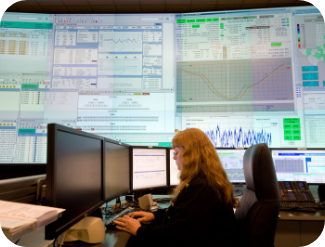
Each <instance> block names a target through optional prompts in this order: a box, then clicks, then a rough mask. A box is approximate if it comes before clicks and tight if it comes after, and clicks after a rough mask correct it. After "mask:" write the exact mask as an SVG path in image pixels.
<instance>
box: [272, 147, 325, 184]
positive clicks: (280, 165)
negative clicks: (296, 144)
mask: <svg viewBox="0 0 325 247" xmlns="http://www.w3.org/2000/svg"><path fill="white" fill-rule="evenodd" d="M271 153H272V158H273V162H274V165H275V171H276V175H277V178H278V181H306V182H307V183H309V184H323V183H325V149H322V150H309V149H308V150H294V149H292V150H286V149H272V150H271Z"/></svg>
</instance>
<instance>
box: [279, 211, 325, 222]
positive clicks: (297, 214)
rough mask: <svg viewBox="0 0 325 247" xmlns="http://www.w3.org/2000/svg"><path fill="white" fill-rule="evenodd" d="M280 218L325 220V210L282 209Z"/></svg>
mask: <svg viewBox="0 0 325 247" xmlns="http://www.w3.org/2000/svg"><path fill="white" fill-rule="evenodd" d="M279 220H304V221H325V210H317V211H316V212H302V211H280V213H279Z"/></svg>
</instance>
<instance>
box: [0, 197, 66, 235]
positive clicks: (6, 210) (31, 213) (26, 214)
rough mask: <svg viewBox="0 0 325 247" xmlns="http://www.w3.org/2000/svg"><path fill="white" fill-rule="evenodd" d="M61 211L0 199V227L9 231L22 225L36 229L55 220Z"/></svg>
mask: <svg viewBox="0 0 325 247" xmlns="http://www.w3.org/2000/svg"><path fill="white" fill-rule="evenodd" d="M63 211H65V209H60V208H53V207H46V206H38V205H30V204H25V203H17V202H7V201H1V200H0V222H1V228H4V229H6V230H9V231H15V230H17V228H18V229H19V228H21V227H23V226H28V227H29V228H33V229H36V228H39V227H41V226H44V225H47V224H49V223H51V222H53V221H55V220H57V219H58V217H60V216H61V213H62V212H63ZM28 222H29V223H28Z"/></svg>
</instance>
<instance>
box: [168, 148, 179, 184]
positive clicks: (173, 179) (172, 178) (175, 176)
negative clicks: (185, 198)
mask: <svg viewBox="0 0 325 247" xmlns="http://www.w3.org/2000/svg"><path fill="white" fill-rule="evenodd" d="M179 172H180V171H179V170H178V169H177V165H176V161H175V160H174V149H169V186H176V185H178V184H179V182H180V179H179Z"/></svg>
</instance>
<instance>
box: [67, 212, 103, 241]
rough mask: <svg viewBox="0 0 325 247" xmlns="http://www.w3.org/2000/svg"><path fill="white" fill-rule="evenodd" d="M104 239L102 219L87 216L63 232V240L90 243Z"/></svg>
mask: <svg viewBox="0 0 325 247" xmlns="http://www.w3.org/2000/svg"><path fill="white" fill-rule="evenodd" d="M104 239H105V227H104V223H103V220H102V219H100V218H98V217H93V216H87V217H85V218H83V219H82V220H81V221H79V222H78V223H77V224H75V225H74V226H72V227H71V228H70V229H68V230H67V231H66V232H65V237H64V242H73V241H78V240H80V241H82V242H86V243H90V244H96V243H100V242H102V241H103V240H104Z"/></svg>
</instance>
